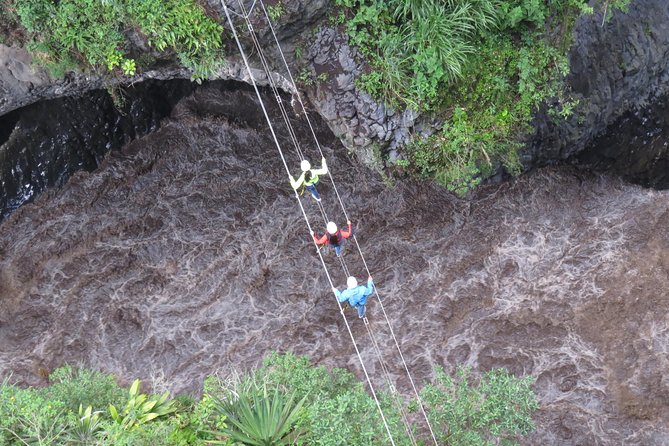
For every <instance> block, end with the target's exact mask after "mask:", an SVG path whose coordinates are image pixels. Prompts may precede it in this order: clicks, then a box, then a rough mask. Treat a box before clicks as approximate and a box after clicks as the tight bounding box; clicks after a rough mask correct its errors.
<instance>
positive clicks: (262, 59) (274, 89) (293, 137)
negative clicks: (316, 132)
mask: <svg viewBox="0 0 669 446" xmlns="http://www.w3.org/2000/svg"><path fill="white" fill-rule="evenodd" d="M237 4H238V5H239V8H240V10H241V12H242V14H244V21H245V22H246V27H247V28H248V29H249V35H250V36H251V40H252V41H253V45H254V46H255V48H256V51H258V57H259V58H260V63H261V64H262V66H263V69H264V70H265V73H267V81H268V83H269V85H270V88H271V89H272V93H273V94H274V97H275V98H276V102H277V104H278V105H279V109H280V110H281V116H282V117H283V120H284V122H285V123H286V128H287V129H288V133H289V135H290V139H291V140H292V142H293V145H294V146H295V149H296V150H297V153H298V155H299V157H300V161H301V160H303V159H305V158H304V154H303V153H302V149H301V148H300V143H299V141H298V139H297V135H296V134H295V132H294V130H293V126H292V125H291V124H290V117H289V116H288V112H287V111H286V108H285V106H284V105H283V100H282V99H281V95H280V94H279V89H278V88H277V86H276V84H275V83H274V78H273V77H272V70H270V67H269V64H268V63H267V59H266V58H265V53H264V52H263V49H262V46H261V45H260V41H259V40H258V36H257V35H256V33H255V31H254V29H253V25H252V24H251V21H250V20H249V13H247V12H246V8H245V6H244V3H243V1H242V0H237ZM254 6H255V2H254Z"/></svg>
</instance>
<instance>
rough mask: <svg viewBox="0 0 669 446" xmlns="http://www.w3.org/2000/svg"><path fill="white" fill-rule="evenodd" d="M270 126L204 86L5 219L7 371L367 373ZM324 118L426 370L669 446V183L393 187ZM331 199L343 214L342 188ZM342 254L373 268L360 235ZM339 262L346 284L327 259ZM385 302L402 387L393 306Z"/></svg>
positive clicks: (550, 429) (591, 431) (336, 163)
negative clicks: (297, 357) (153, 127)
mask: <svg viewBox="0 0 669 446" xmlns="http://www.w3.org/2000/svg"><path fill="white" fill-rule="evenodd" d="M267 103H268V104H271V101H268V102H267ZM270 113H271V114H272V116H273V117H274V119H275V121H278V120H279V119H280V118H279V116H280V115H278V111H277V110H276V109H275V107H273V106H270ZM295 124H296V125H297V132H298V137H299V138H300V139H301V140H302V141H308V138H309V135H310V133H309V131H308V129H307V128H305V126H304V123H303V122H301V121H299V122H298V121H295ZM265 125H266V124H265V123H264V119H263V117H262V114H261V113H260V110H259V108H258V105H257V103H256V101H255V99H254V96H253V95H252V93H251V92H249V91H248V90H238V91H232V92H231V91H222V89H221V87H220V85H217V84H210V85H207V86H205V87H203V88H200V89H198V90H197V91H196V92H195V93H194V94H193V95H192V96H191V97H188V98H186V99H183V100H182V101H181V102H180V103H179V104H178V105H177V106H176V107H175V109H174V110H173V112H172V114H171V117H170V118H169V119H168V120H166V121H165V122H163V125H162V126H161V127H160V128H159V129H158V130H157V131H156V132H154V133H152V134H149V135H147V136H144V137H142V138H139V139H137V140H135V141H133V142H132V143H130V144H128V145H126V146H125V147H123V149H122V150H121V151H120V152H112V153H111V154H110V155H109V156H108V157H107V158H106V159H105V160H104V161H102V162H101V163H100V167H99V168H98V169H97V170H96V171H94V172H79V173H77V174H75V175H74V176H73V177H72V178H71V179H70V180H69V181H68V182H67V183H66V184H65V186H64V187H63V188H62V189H60V190H58V191H54V192H51V193H49V194H44V195H42V196H40V197H38V198H37V199H36V200H35V201H34V202H33V203H31V204H28V205H25V206H23V207H21V208H20V209H19V210H18V211H17V212H15V213H14V214H13V215H11V216H10V217H9V218H8V219H7V220H6V221H4V222H3V223H1V224H0V340H1V342H0V371H2V374H4V375H7V374H9V373H10V372H12V373H13V379H14V380H15V381H17V382H20V383H23V384H39V383H40V382H41V380H42V379H43V374H41V373H40V369H43V368H45V369H52V368H54V367H56V366H59V365H61V364H63V363H64V362H71V363H77V364H84V365H87V366H90V367H94V368H99V369H102V370H107V371H109V372H113V373H116V374H118V375H120V376H122V377H124V378H125V379H127V380H131V379H133V378H134V377H141V378H143V379H145V380H149V381H153V383H154V385H155V386H156V387H162V386H167V387H169V388H170V389H172V390H175V391H195V390H197V389H198V387H199V386H200V384H201V381H202V379H203V377H204V376H205V375H207V374H210V373H213V372H214V371H216V370H218V369H223V370H229V369H230V368H246V367H251V366H253V365H255V364H257V363H258V362H259V360H260V358H261V357H262V356H263V355H264V354H265V353H267V352H269V351H272V350H291V351H293V352H295V353H298V354H302V353H304V354H309V355H311V356H312V358H314V360H315V361H316V362H318V363H320V364H325V365H328V366H339V367H342V366H344V367H349V368H350V369H351V370H353V371H355V372H356V373H358V374H359V375H360V370H359V365H358V364H357V359H356V357H355V354H354V350H353V347H352V345H351V343H350V339H349V338H348V336H347V334H346V331H345V326H344V324H343V321H342V320H341V317H340V315H339V313H338V310H337V306H336V303H335V302H334V298H333V297H332V295H331V293H330V292H329V284H328V283H327V281H326V279H325V277H324V273H323V271H322V269H321V266H320V263H319V262H318V260H317V257H316V255H315V252H314V248H313V245H312V244H311V243H310V242H309V234H308V232H307V230H306V227H305V225H304V222H303V220H302V217H301V215H300V213H299V210H298V207H297V205H296V203H295V198H294V197H293V196H292V193H291V191H290V187H289V185H288V183H287V179H286V172H285V170H284V168H283V166H282V164H281V162H280V159H279V157H278V154H277V152H276V149H275V147H274V142H273V141H272V140H271V139H270V138H269V134H268V132H267V131H265V130H264V129H265V128H266V127H265ZM317 125H318V128H317V133H318V135H319V138H320V140H321V142H322V143H323V145H324V147H325V152H326V156H327V157H328V160H329V165H330V167H331V168H332V171H333V172H334V177H335V179H336V181H337V186H338V189H339V192H340V193H341V194H342V198H343V199H344V201H345V202H346V204H347V208H348V211H349V212H350V214H351V217H352V220H353V222H354V225H355V227H356V234H357V237H358V238H359V240H360V242H361V246H362V249H363V252H364V253H365V259H366V260H367V263H368V264H369V266H370V269H371V271H372V274H373V275H374V277H375V281H376V282H377V284H378V287H379V291H380V293H381V296H382V297H384V305H385V308H386V311H387V312H388V314H389V315H390V317H391V320H392V323H393V328H394V330H395V332H396V334H397V336H398V338H399V339H400V342H401V343H402V347H403V352H404V354H405V357H406V358H407V360H408V362H409V366H410V368H411V370H413V372H414V374H415V376H414V377H415V379H416V380H417V381H418V382H422V381H423V380H425V379H427V378H428V377H429V376H430V375H431V370H430V368H431V365H432V364H440V365H443V366H444V367H446V369H447V370H450V371H452V370H453V368H454V366H455V364H457V363H466V364H470V365H472V366H474V367H475V369H477V370H487V369H489V368H491V367H507V368H508V369H509V370H511V371H512V372H514V373H518V374H532V375H534V376H536V377H537V383H536V386H535V388H536V391H537V394H538V396H539V398H540V401H541V404H542V408H541V410H540V411H539V413H538V416H537V425H538V430H537V431H536V432H535V433H534V434H532V436H531V437H530V438H529V439H527V440H526V441H525V442H524V444H526V445H536V444H555V445H585V444H611V445H617V444H639V445H663V444H667V443H668V442H669V429H668V428H667V425H668V424H669V384H668V383H669V375H668V374H669V359H668V358H667V351H668V350H669V318H667V314H669V311H668V310H669V299H668V298H667V295H666V293H665V292H664V290H666V289H667V288H668V286H669V274H668V273H669V257H668V256H667V252H669V249H668V248H669V246H668V242H667V241H668V240H669V233H667V231H669V229H667V228H669V200H667V198H669V197H668V193H667V192H662V191H650V190H644V189H642V188H640V187H638V186H633V185H628V184H625V183H624V182H623V181H622V180H618V179H614V178H610V177H606V176H600V175H590V174H586V173H584V172H579V171H574V170H571V169H569V168H561V169H557V168H549V169H543V170H540V171H538V172H536V173H534V174H532V175H529V176H526V177H523V178H520V179H518V180H516V181H515V182H512V183H508V184H504V185H497V186H487V187H485V188H482V189H481V190H480V191H479V192H478V193H477V194H476V195H475V196H474V197H473V199H472V201H470V202H464V201H460V200H458V199H455V198H454V197H452V196H451V195H449V194H447V193H445V192H444V191H442V190H440V189H439V188H437V187H433V186H430V185H425V184H414V183H404V182H400V183H398V184H397V185H396V186H395V187H394V188H391V189H389V188H387V187H386V185H384V183H383V181H382V180H381V178H379V177H378V176H377V175H375V174H374V173H372V172H370V171H369V170H367V169H366V168H364V167H362V166H360V165H358V164H356V163H354V162H353V161H352V160H351V159H349V158H348V156H347V155H346V150H344V149H343V148H342V147H341V146H340V145H338V144H337V143H336V139H335V138H334V136H333V135H332V134H331V133H329V131H327V128H326V126H325V125H324V124H323V123H322V122H320V121H318V122H317ZM277 128H278V130H279V135H280V139H281V141H282V143H283V145H284V147H289V146H290V144H289V143H288V140H287V135H286V132H285V129H281V127H280V126H278V127H277ZM305 150H306V151H307V154H308V156H309V157H311V158H316V157H317V156H318V154H317V153H315V152H314V150H313V148H312V147H307V148H306V149H305ZM287 156H288V161H289V163H290V165H291V166H293V167H294V168H295V169H297V166H298V158H297V156H296V155H295V154H294V153H290V151H287ZM320 190H321V192H322V194H323V196H324V199H323V200H324V205H325V208H326V210H327V212H328V214H329V215H330V216H331V217H332V218H333V219H335V220H336V221H341V220H342V219H343V218H344V217H343V215H342V213H341V211H340V210H339V209H338V207H337V206H336V202H335V201H334V199H333V190H332V185H331V184H329V182H328V180H327V179H324V180H323V181H322V184H321V185H320ZM302 200H303V202H304V205H305V207H306V210H307V212H308V214H309V215H310V217H311V218H312V221H313V222H314V224H315V225H316V226H317V227H320V225H322V223H319V220H318V218H319V213H318V210H317V208H316V206H315V203H314V202H312V201H311V199H310V198H309V197H303V198H302ZM344 255H345V256H346V260H347V262H348V265H349V268H350V269H351V271H353V272H356V275H358V278H360V279H362V278H364V268H363V264H362V262H361V259H360V258H359V257H358V255H357V252H356V250H355V249H354V246H353V245H351V244H349V245H348V246H347V247H346V250H345V254H344ZM326 263H327V264H328V266H329V267H330V268H331V271H332V273H333V277H334V280H335V282H336V283H337V284H340V285H341V284H343V283H344V282H345V276H344V274H343V272H342V271H341V270H340V269H338V262H336V259H335V257H334V256H333V254H332V253H327V254H326ZM368 312H369V316H370V319H371V323H372V325H373V327H374V330H375V331H376V333H377V334H378V337H377V339H379V340H381V342H380V344H381V348H382V350H383V353H384V357H385V358H386V360H387V361H388V362H389V365H390V368H391V373H392V374H393V375H394V376H395V378H396V379H397V381H398V384H399V388H400V389H402V391H404V392H406V391H407V390H408V389H407V387H408V383H407V382H406V378H404V376H403V374H402V368H401V363H400V362H399V359H398V358H396V356H395V349H394V345H393V344H392V342H391V340H390V337H389V335H388V332H387V329H386V328H385V326H384V324H383V323H382V322H383V321H382V319H381V318H380V314H379V306H378V303H377V302H374V301H372V302H371V303H370V305H369V308H368ZM347 316H348V318H349V321H350V322H351V324H352V327H353V332H354V334H355V336H356V338H357V339H358V340H359V341H360V347H361V350H362V355H363V357H364V359H365V360H366V362H367V364H368V367H369V370H370V373H371V374H372V376H374V379H375V380H376V381H377V383H378V384H379V385H381V383H380V381H381V373H380V367H379V365H378V364H377V363H375V355H374V351H373V349H372V347H371V345H370V343H369V342H368V341H367V340H366V337H365V336H366V332H365V329H364V327H363V326H362V324H360V323H359V321H358V320H357V318H356V317H355V315H354V314H353V313H351V312H349V313H347ZM407 394H408V392H407Z"/></svg>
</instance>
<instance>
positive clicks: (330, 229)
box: [327, 221, 337, 234]
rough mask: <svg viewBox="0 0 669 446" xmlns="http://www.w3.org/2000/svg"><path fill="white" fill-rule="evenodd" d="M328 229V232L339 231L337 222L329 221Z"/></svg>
mask: <svg viewBox="0 0 669 446" xmlns="http://www.w3.org/2000/svg"><path fill="white" fill-rule="evenodd" d="M327 230H328V233H330V234H336V233H337V225H336V224H335V222H333V221H330V222H328V225H327Z"/></svg>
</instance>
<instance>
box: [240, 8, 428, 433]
mask: <svg viewBox="0 0 669 446" xmlns="http://www.w3.org/2000/svg"><path fill="white" fill-rule="evenodd" d="M238 4H239V7H240V10H241V11H242V13H243V14H244V15H243V16H242V15H239V14H236V15H238V16H239V17H243V18H244V20H245V22H246V24H247V27H248V29H249V34H250V36H251V39H252V41H253V43H254V46H255V47H256V50H257V51H258V56H259V58H260V61H261V64H262V65H263V69H264V70H265V73H266V75H267V79H268V83H269V85H270V87H271V89H272V91H273V93H274V95H275V98H276V100H277V104H278V105H279V108H280V110H281V113H282V117H283V119H284V121H285V123H286V127H287V129H288V132H289V134H290V137H291V139H292V141H293V144H294V146H295V148H296V150H297V152H298V155H299V156H300V159H304V155H303V153H302V151H301V149H300V145H299V141H298V140H297V137H296V134H295V132H294V129H293V128H292V125H291V124H290V120H289V117H288V114H287V111H286V110H285V107H284V105H283V101H282V99H281V97H280V95H279V93H278V89H277V87H276V85H275V83H274V79H273V78H272V73H271V70H270V68H269V64H268V63H267V59H266V58H265V55H264V51H263V49H262V46H261V45H260V42H259V40H258V38H257V35H256V33H255V31H254V29H253V26H252V24H251V23H250V20H249V12H247V11H246V9H245V6H244V4H243V3H242V2H241V1H240V0H238ZM255 4H256V1H254V3H253V6H252V8H253V7H254V6H255ZM260 4H261V7H262V9H263V11H264V14H265V17H266V19H267V23H268V24H269V26H270V28H271V30H272V34H273V36H274V39H275V41H276V43H277V47H278V49H279V53H280V55H281V58H282V60H283V62H284V65H285V66H286V69H287V72H288V75H289V77H290V79H291V82H292V84H293V88H294V90H295V92H296V93H297V98H298V100H299V102H300V104H301V106H302V108H303V110H304V111H305V117H306V118H307V121H308V123H309V127H310V129H311V132H312V135H313V136H314V140H315V141H316V145H317V146H318V149H319V152H320V154H321V157H322V158H324V155H323V152H322V149H321V147H320V144H319V142H318V138H317V137H316V135H315V132H314V130H313V126H312V125H311V122H310V120H309V117H308V114H307V112H306V108H305V107H304V104H303V102H302V99H301V96H300V95H299V92H298V91H297V86H296V85H295V81H294V78H293V77H292V74H291V73H290V69H289V68H288V66H287V63H286V60H285V56H284V54H283V51H282V50H281V47H280V45H279V43H278V39H277V38H276V34H275V32H274V29H273V26H272V24H271V20H270V19H269V16H268V14H267V10H266V8H265V5H264V3H263V2H262V0H261V1H260ZM233 12H234V11H233ZM328 175H329V176H330V179H331V181H332V183H333V187H334V189H335V192H336V194H337V197H338V199H339V202H340V205H341V207H342V210H343V212H344V215H345V216H346V218H347V220H348V215H347V213H346V209H345V207H344V205H343V202H342V200H341V197H340V196H339V193H338V191H337V190H336V185H335V184H334V179H333V178H332V175H331V173H330V172H329V170H328ZM318 207H319V210H320V211H321V214H322V216H323V219H324V221H325V222H326V223H327V221H328V218H327V214H326V213H325V209H324V207H323V205H322V204H321V203H320V202H318ZM354 241H355V242H356V246H357V248H358V251H359V253H360V255H361V258H362V259H363V262H364V263H365V267H366V269H367V272H368V274H369V275H371V274H370V273H369V268H368V267H367V265H366V262H365V260H364V256H363V255H362V251H361V249H360V245H359V243H358V241H357V238H356V237H355V236H354ZM319 252H320V251H319ZM340 263H341V265H342V269H343V270H344V273H345V274H346V276H350V272H349V270H348V267H347V265H346V262H345V261H344V260H343V259H342V258H341V257H340ZM376 295H377V298H378V299H379V300H380V296H379V294H378V291H376ZM383 313H384V316H385V318H386V322H387V323H388V324H389V326H390V322H389V320H388V317H387V314H386V313H385V309H384V311H383ZM390 329H391V333H392V327H390ZM392 334H393V337H394V333H392ZM370 336H372V342H373V344H376V340H375V339H374V338H373V335H372V334H371V332H370ZM395 343H396V346H397V348H398V349H399V344H398V343H397V340H396V338H395ZM375 346H376V348H377V352H378V356H379V361H380V362H381V365H382V368H384V369H385V370H386V374H387V369H386V366H385V363H384V361H383V358H382V356H381V355H380V350H378V345H375ZM400 355H401V351H400ZM401 358H402V360H403V362H404V358H403V356H401ZM405 369H406V372H407V374H409V371H408V368H407V367H406V363H405ZM387 377H388V381H389V386H390V388H391V390H394V386H393V385H392V381H391V380H390V377H389V374H387ZM409 379H410V380H411V381H412V385H413V379H412V378H411V376H410V374H409ZM414 390H415V386H414ZM416 393H417V391H416ZM417 396H418V395H417ZM418 398H419V403H421V408H422V402H420V397H419V396H418ZM400 410H403V408H401V407H400ZM426 421H427V423H428V425H429V420H427V419H426ZM405 424H406V423H405ZM406 427H407V430H408V431H409V432H410V427H409V426H408V425H407V426H406ZM430 430H431V426H430ZM410 435H411V434H410ZM433 437H434V435H433Z"/></svg>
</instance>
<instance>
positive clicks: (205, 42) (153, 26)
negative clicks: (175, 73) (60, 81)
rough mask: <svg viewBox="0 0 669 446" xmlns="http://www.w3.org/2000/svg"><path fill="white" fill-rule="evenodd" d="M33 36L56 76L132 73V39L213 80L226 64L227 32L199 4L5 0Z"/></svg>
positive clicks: (183, 0) (32, 46) (178, 0)
mask: <svg viewBox="0 0 669 446" xmlns="http://www.w3.org/2000/svg"><path fill="white" fill-rule="evenodd" d="M3 1H5V2H6V3H9V5H8V8H7V10H8V12H6V14H12V15H13V16H14V17H16V18H18V21H19V22H20V23H21V25H22V26H23V27H24V28H25V29H26V31H27V33H28V39H29V44H28V49H29V50H30V51H31V52H32V53H33V54H34V55H35V56H36V57H37V60H38V61H40V62H41V63H43V64H44V65H45V66H46V67H47V68H48V69H49V70H50V71H51V73H52V75H54V76H56V77H60V76H62V75H63V74H64V73H65V72H67V71H70V70H74V69H76V68H77V67H85V68H88V69H91V70H94V71H98V72H100V71H104V70H107V71H109V72H112V73H115V74H121V73H123V74H125V75H133V74H135V72H136V71H137V69H138V68H141V67H138V66H137V61H136V59H135V58H134V57H133V55H132V54H131V51H133V48H132V47H131V45H130V43H129V39H128V36H130V35H133V34H136V35H138V36H139V37H140V38H141V39H143V40H144V41H145V42H146V44H148V45H149V46H150V47H151V48H153V49H155V50H157V51H159V52H161V53H163V54H165V55H168V54H169V53H170V52H173V53H175V54H176V56H177V57H178V59H179V61H180V62H181V63H182V64H183V65H184V66H185V67H187V68H190V69H191V70H193V78H194V79H202V78H205V77H207V76H210V75H211V74H212V73H213V72H214V71H215V70H216V69H217V68H218V67H219V66H220V65H221V63H222V61H223V52H222V48H223V43H222V40H221V34H222V32H223V28H222V27H221V26H220V25H219V24H218V23H217V22H216V21H215V20H214V19H212V18H210V17H208V16H207V15H206V14H205V12H204V10H203V9H202V7H201V6H200V5H199V4H198V3H197V2H196V1H195V0H127V1H118V0H60V1H54V0H3Z"/></svg>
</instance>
